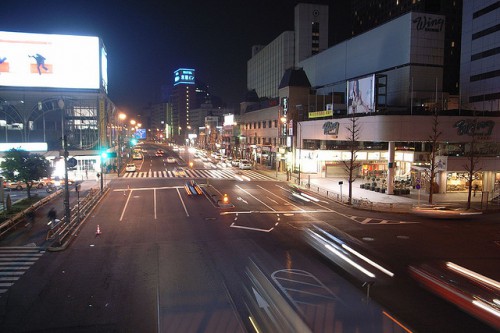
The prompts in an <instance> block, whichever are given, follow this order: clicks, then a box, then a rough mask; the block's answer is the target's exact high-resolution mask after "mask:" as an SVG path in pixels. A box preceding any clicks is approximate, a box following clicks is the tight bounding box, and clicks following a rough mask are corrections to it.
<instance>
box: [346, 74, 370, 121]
mask: <svg viewBox="0 0 500 333" xmlns="http://www.w3.org/2000/svg"><path fill="white" fill-rule="evenodd" d="M347 92H348V95H347V96H348V99H347V113H348V114H353V113H369V112H373V111H374V110H375V106H374V100H375V97H374V95H375V75H370V76H367V77H362V78H358V79H354V80H349V81H347Z"/></svg>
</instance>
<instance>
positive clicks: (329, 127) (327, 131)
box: [323, 121, 340, 136]
mask: <svg viewBox="0 0 500 333" xmlns="http://www.w3.org/2000/svg"><path fill="white" fill-rule="evenodd" d="M339 127H340V124H339V122H338V121H336V122H332V121H327V122H325V123H324V124H323V134H324V135H337V136H338V135H339Z"/></svg>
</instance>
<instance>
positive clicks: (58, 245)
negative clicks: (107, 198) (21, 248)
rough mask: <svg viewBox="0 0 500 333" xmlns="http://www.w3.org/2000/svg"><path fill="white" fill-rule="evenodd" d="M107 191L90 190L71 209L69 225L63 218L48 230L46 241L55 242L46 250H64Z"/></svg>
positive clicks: (107, 189) (107, 188)
mask: <svg viewBox="0 0 500 333" xmlns="http://www.w3.org/2000/svg"><path fill="white" fill-rule="evenodd" d="M108 191H109V187H106V188H105V189H104V192H103V193H101V191H100V190H99V189H94V188H91V189H90V190H89V192H88V194H87V196H85V197H84V198H83V199H82V200H80V202H79V203H77V204H76V205H75V206H73V207H72V208H71V221H69V223H66V221H64V219H65V217H63V218H62V219H61V222H59V223H58V224H57V226H55V227H54V228H53V229H51V230H48V232H47V239H51V240H55V244H54V246H52V247H49V248H48V250H52V251H57V250H60V249H62V248H64V246H65V245H66V244H67V242H68V241H70V240H71V238H70V237H71V236H72V235H76V233H77V232H78V230H79V228H80V225H81V222H82V221H84V220H85V218H86V217H87V216H88V213H89V212H91V211H92V210H93V209H94V207H95V206H96V204H97V203H98V202H99V201H100V200H101V198H102V197H103V196H104V195H105V194H106V193H107V192H108Z"/></svg>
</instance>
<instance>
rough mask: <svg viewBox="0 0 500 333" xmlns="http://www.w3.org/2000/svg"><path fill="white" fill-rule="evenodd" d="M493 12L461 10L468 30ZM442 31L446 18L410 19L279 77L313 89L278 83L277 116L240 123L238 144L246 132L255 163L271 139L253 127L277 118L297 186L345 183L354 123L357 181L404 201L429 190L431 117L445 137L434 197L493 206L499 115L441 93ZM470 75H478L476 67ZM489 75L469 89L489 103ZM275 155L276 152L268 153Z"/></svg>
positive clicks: (420, 15) (498, 179) (266, 110)
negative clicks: (479, 199)
mask: <svg viewBox="0 0 500 333" xmlns="http://www.w3.org/2000/svg"><path fill="white" fill-rule="evenodd" d="M492 6H493V5H492ZM464 8H467V7H464ZM495 10H496V9H492V7H489V8H488V9H485V10H481V8H475V10H472V11H469V10H467V11H465V10H464V22H465V20H466V17H465V16H466V15H470V16H471V17H476V18H478V17H481V16H483V17H484V18H485V20H486V18H487V17H488V14H490V12H493V11H495ZM486 11H488V13H485V14H482V13H483V12H486ZM476 12H479V13H476ZM475 13H476V14H475ZM480 14H482V15H480ZM491 15H492V16H494V15H496V14H491ZM490 21H491V20H490ZM490 21H488V22H490ZM491 22H492V21H491ZM483 24H486V23H485V22H483ZM491 24H492V23H491ZM464 26H466V25H465V24H464ZM492 27H493V26H492ZM492 27H489V28H488V26H487V25H486V26H484V29H486V31H483V32H481V33H479V31H480V30H478V31H475V33H476V35H471V36H472V40H474V38H475V37H476V39H478V38H480V37H478V36H479V35H480V34H482V35H483V36H484V35H488V36H489V34H491V33H493V32H494V31H493V30H494V28H492ZM446 29H447V21H446V16H444V15H436V14H431V13H424V12H408V13H406V14H404V15H400V16H398V17H396V18H394V19H392V20H390V21H387V22H386V23H385V24H383V25H380V26H377V27H375V28H373V29H371V30H368V31H366V32H364V33H361V34H359V35H357V36H355V37H353V38H351V39H349V40H347V41H344V42H341V43H339V44H336V45H334V46H332V47H330V48H329V49H327V50H324V51H323V52H320V53H318V54H316V55H314V56H311V57H309V58H307V59H304V60H302V61H301V62H300V63H299V64H298V66H297V67H296V68H291V69H289V70H288V71H285V75H284V76H283V78H284V77H285V76H286V75H288V73H292V74H293V75H292V76H297V75H298V74H299V73H301V72H303V74H304V75H306V77H307V81H308V82H309V83H310V84H309V85H308V84H294V82H296V81H294V80H290V79H289V80H283V79H282V81H281V82H282V83H283V84H280V85H279V87H278V88H279V99H278V101H279V102H278V105H277V106H268V107H262V108H261V109H260V110H257V111H254V110H251V112H246V113H244V114H242V116H241V118H242V125H243V123H245V124H246V125H243V127H242V128H241V131H242V136H244V137H245V138H246V135H245V134H244V131H245V130H248V129H250V131H251V133H250V134H251V135H249V136H248V141H246V140H245V141H243V142H248V143H249V144H250V142H251V143H252V144H253V145H255V147H254V148H253V147H252V149H253V150H254V151H255V152H257V153H258V152H259V150H261V151H262V150H264V149H265V148H264V147H265V143H266V137H267V134H266V133H265V132H264V130H263V129H262V128H261V129H259V123H260V125H261V126H262V121H268V120H267V119H266V120H264V119H260V118H262V117H264V115H265V114H271V113H273V114H274V119H275V120H276V121H277V127H276V129H275V130H274V131H275V132H274V133H275V134H273V135H274V137H276V138H277V139H279V138H280V136H281V135H282V133H285V136H286V137H285V138H283V139H284V141H281V140H280V141H279V142H280V143H283V142H286V153H285V156H286V157H285V160H286V162H287V163H286V167H287V168H289V169H290V171H291V172H292V173H293V174H294V175H295V177H298V178H301V177H302V178H301V181H302V182H303V181H304V180H305V179H306V176H307V177H338V178H341V179H344V180H345V177H346V175H345V169H344V167H343V163H344V161H346V160H348V159H349V158H350V155H349V154H350V153H349V150H348V147H349V142H348V139H347V135H348V133H349V126H351V124H352V123H351V120H352V119H357V121H358V122H357V124H358V126H359V129H360V133H359V136H358V138H357V140H356V142H357V143H358V146H357V150H358V152H357V153H356V159H357V161H358V162H359V163H360V164H361V167H360V168H359V170H358V174H357V176H359V177H363V178H365V179H366V180H367V182H368V179H369V182H372V179H376V181H377V182H378V187H377V188H378V189H379V190H380V191H384V192H385V193H388V194H404V193H406V192H405V191H407V190H409V188H414V187H415V186H417V184H418V186H422V188H423V189H425V190H430V188H431V180H430V179H428V175H427V173H426V172H427V170H428V167H429V163H430V144H429V142H428V140H429V135H431V131H432V128H431V123H432V119H433V117H432V115H433V114H434V112H437V113H438V114H439V117H438V119H439V124H440V132H442V136H441V137H440V138H439V142H438V145H437V146H438V147H437V150H438V153H437V163H438V169H437V171H438V172H437V175H436V178H435V179H433V180H432V182H433V183H434V185H432V186H433V188H434V191H439V192H441V193H445V192H466V191H468V189H469V188H471V186H472V187H474V188H475V189H477V190H480V191H482V193H484V194H485V195H486V196H487V197H489V198H491V197H493V196H495V195H498V191H499V187H500V165H499V164H500V160H499V159H498V156H500V146H499V142H500V130H499V129H498V128H497V127H498V126H497V122H498V119H499V118H498V116H499V108H498V106H495V107H490V106H491V105H493V103H491V104H490V105H488V107H481V106H485V105H486V103H482V104H479V105H477V106H476V107H474V106H473V105H472V104H471V102H472V101H471V100H470V98H469V100H467V99H465V100H464V96H466V94H467V93H466V92H464V91H463V90H462V94H461V96H454V95H452V94H450V92H448V91H446V90H445V88H444V87H445V84H444V81H445V71H446V60H445V59H446V55H445V49H446V47H445V44H446V43H447V38H446V34H445V31H446ZM478 29H479V28H478ZM487 32H488V33H487ZM472 34H474V32H473V33H472ZM484 45H486V44H484ZM485 52H486V53H484V54H482V55H481V57H483V58H484V60H482V61H480V62H479V63H484V64H486V62H485V61H486V59H487V57H488V56H489V54H491V53H492V52H494V51H492V50H485ZM479 57H480V56H479V55H476V56H475V57H474V58H479ZM479 63H476V64H479ZM470 67H471V68H474V69H475V70H477V69H478V68H476V66H474V64H473V65H471V66H470ZM488 75H489V76H491V73H490V74H488ZM488 75H483V76H484V77H483V76H481V77H474V80H476V78H478V79H479V78H484V79H488V80H484V81H482V84H483V87H484V86H485V85H486V84H490V85H489V88H488V89H490V90H491V91H492V93H493V91H494V90H495V89H496V88H495V85H494V84H493V82H495V81H494V80H495V79H494V78H493V80H491V79H492V78H491V77H488V78H487V77H486V76H488ZM299 76H300V75H299ZM470 77H473V76H472V75H470ZM474 80H472V81H473V82H475V81H474ZM497 86H498V85H497ZM486 91H488V90H486ZM469 93H470V91H469ZM488 96H490V95H488ZM253 105H256V103H254V104H253ZM243 106H244V104H243V103H242V107H243ZM246 110H248V109H246ZM273 110H274V111H273ZM283 116H284V117H285V122H284V126H282V127H281V128H280V126H279V123H280V121H279V119H281V118H283ZM254 123H255V125H254ZM259 142H260V143H259ZM271 143H272V141H271ZM281 148H282V147H280V144H276V145H275V147H274V150H275V151H279V149H281ZM272 149H273V148H272V147H271V150H272ZM471 155H475V156H478V157H479V161H480V162H479V164H478V165H477V166H476V169H475V172H474V175H473V179H472V182H471V181H469V180H468V179H467V174H466V173H467V172H466V171H467V166H466V165H467V163H468V161H469V159H470V156H471ZM270 167H271V168H274V167H276V164H273V165H271V166H270Z"/></svg>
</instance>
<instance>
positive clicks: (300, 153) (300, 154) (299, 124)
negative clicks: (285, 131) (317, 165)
mask: <svg viewBox="0 0 500 333" xmlns="http://www.w3.org/2000/svg"><path fill="white" fill-rule="evenodd" d="M297 125H298V126H299V136H298V143H300V150H299V186H300V165H301V162H302V161H301V160H302V123H301V122H299V121H298V122H297Z"/></svg>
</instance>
